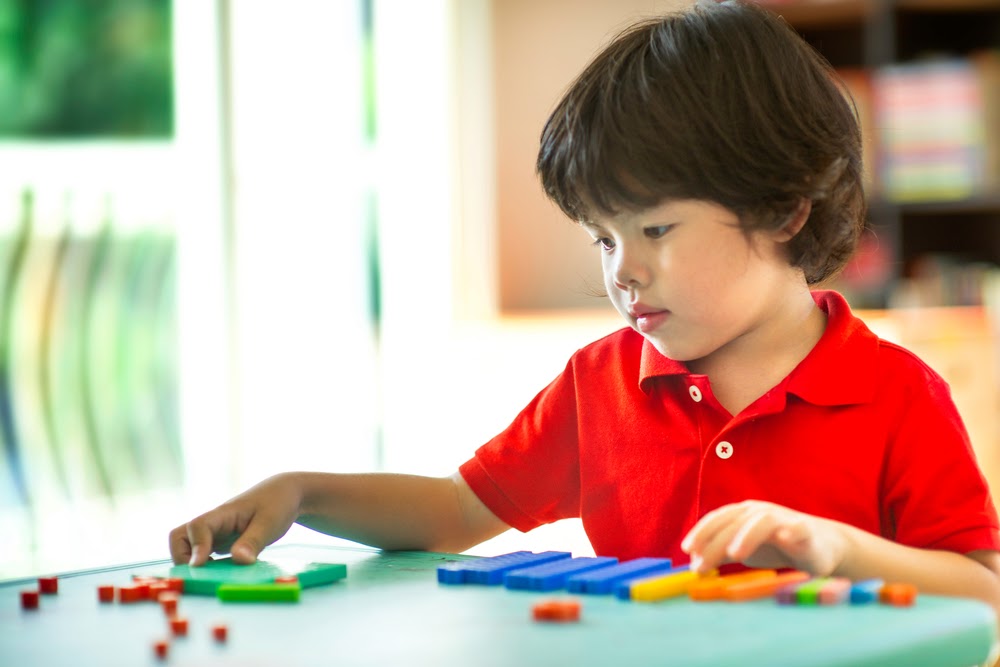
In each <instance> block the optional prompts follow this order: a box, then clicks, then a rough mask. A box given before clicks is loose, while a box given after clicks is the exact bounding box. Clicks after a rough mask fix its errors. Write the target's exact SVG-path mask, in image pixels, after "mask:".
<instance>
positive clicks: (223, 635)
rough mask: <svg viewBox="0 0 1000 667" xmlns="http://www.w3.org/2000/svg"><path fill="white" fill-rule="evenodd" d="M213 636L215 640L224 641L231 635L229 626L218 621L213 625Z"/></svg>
mask: <svg viewBox="0 0 1000 667" xmlns="http://www.w3.org/2000/svg"><path fill="white" fill-rule="evenodd" d="M212 637H214V638H215V641H217V642H219V643H220V644H222V643H224V642H225V641H226V639H227V638H228V637H229V628H228V627H226V626H225V625H224V624H223V623H217V624H216V625H213V626H212Z"/></svg>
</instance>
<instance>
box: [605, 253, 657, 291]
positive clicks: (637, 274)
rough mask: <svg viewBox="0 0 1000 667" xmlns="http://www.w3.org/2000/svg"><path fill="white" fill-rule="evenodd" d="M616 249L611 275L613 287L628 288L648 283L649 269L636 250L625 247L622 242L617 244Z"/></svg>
mask: <svg viewBox="0 0 1000 667" xmlns="http://www.w3.org/2000/svg"><path fill="white" fill-rule="evenodd" d="M617 250H618V251H619V252H618V253H617V256H616V257H615V260H614V266H613V267H612V275H611V277H612V279H613V280H614V284H615V287H617V288H618V289H620V290H628V289H634V288H636V287H642V286H644V285H646V284H648V282H649V270H648V268H647V266H646V263H645V261H644V260H643V258H642V257H640V256H639V254H638V253H637V252H635V251H633V250H628V249H626V248H625V247H624V244H622V245H619V246H618V248H617Z"/></svg>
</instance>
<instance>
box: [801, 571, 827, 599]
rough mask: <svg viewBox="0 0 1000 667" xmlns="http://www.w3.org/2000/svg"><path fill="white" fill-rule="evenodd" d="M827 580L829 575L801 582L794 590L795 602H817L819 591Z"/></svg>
mask: <svg viewBox="0 0 1000 667" xmlns="http://www.w3.org/2000/svg"><path fill="white" fill-rule="evenodd" d="M829 582H830V579H829V577H817V578H815V579H810V580H809V581H807V582H806V583H804V584H802V585H801V586H799V587H798V588H797V589H796V590H795V602H796V604H807V605H808V604H818V603H819V592H820V590H822V588H823V587H824V586H826V585H827V584H828V583H829Z"/></svg>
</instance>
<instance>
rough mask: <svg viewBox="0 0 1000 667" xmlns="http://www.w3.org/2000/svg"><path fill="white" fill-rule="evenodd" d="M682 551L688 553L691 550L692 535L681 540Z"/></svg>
mask: <svg viewBox="0 0 1000 667" xmlns="http://www.w3.org/2000/svg"><path fill="white" fill-rule="evenodd" d="M681 551H683V552H684V553H688V552H690V551H691V538H690V537H685V538H684V539H683V540H681Z"/></svg>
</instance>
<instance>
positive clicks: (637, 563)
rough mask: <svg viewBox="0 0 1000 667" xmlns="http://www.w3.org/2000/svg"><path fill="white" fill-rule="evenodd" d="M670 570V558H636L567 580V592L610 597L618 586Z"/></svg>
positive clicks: (576, 575)
mask: <svg viewBox="0 0 1000 667" xmlns="http://www.w3.org/2000/svg"><path fill="white" fill-rule="evenodd" d="M669 569H670V559H669V558H636V559H635V560H630V561H626V562H624V563H619V564H618V565H613V566H611V567H603V568H601V569H599V570H594V571H592V572H584V573H583V574H575V575H573V576H572V577H570V578H569V579H567V580H566V590H568V591H569V592H570V593H586V594H590V595H608V594H610V593H611V592H612V591H614V589H615V586H616V585H617V584H620V583H624V582H626V581H631V580H633V579H637V578H639V577H647V576H651V575H654V574H658V573H660V572H666V571H667V570H669Z"/></svg>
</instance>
